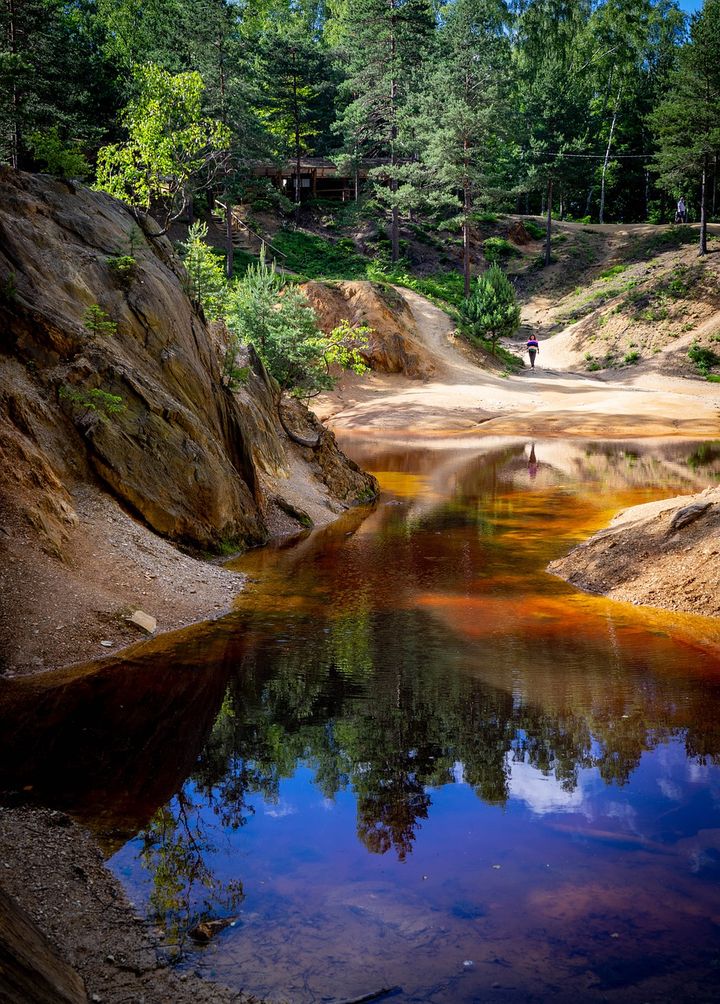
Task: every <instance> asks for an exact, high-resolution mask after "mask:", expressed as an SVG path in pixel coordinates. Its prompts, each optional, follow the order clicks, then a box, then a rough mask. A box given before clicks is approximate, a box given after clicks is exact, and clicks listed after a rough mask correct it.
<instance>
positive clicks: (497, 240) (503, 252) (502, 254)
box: [483, 237, 521, 264]
mask: <svg viewBox="0 0 720 1004" xmlns="http://www.w3.org/2000/svg"><path fill="white" fill-rule="evenodd" d="M483 254H484V255H485V259H486V261H489V262H491V263H492V264H497V263H498V262H500V261H506V260H507V259H508V258H520V257H521V252H520V251H518V249H517V248H516V247H515V245H514V244H511V243H510V241H508V240H505V238H504V237H488V239H487V240H486V241H483Z"/></svg>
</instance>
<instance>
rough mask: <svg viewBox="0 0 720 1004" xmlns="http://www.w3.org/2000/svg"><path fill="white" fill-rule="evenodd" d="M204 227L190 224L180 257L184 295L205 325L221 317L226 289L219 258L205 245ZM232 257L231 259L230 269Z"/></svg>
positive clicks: (221, 263)
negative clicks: (184, 276)
mask: <svg viewBox="0 0 720 1004" xmlns="http://www.w3.org/2000/svg"><path fill="white" fill-rule="evenodd" d="M206 237H207V225H206V224H205V223H193V225H192V226H191V227H190V229H189V230H188V236H187V240H186V241H183V242H182V244H181V245H180V254H181V257H182V260H183V265H184V266H185V271H186V273H187V280H186V281H185V283H184V286H185V292H186V293H187V295H188V296H189V297H190V299H191V300H193V301H194V302H195V303H196V304H199V305H200V306H201V307H202V309H203V311H204V313H205V316H206V317H207V319H208V320H209V321H217V320H218V319H219V318H221V317H223V315H224V313H225V309H226V307H227V300H228V285H227V280H226V279H225V269H224V267H223V262H222V258H221V257H220V255H219V254H218V253H217V252H216V251H215V250H214V249H213V248H211V247H210V245H209V244H207V243H206V242H205V238H206ZM234 265H235V257H233V266H234Z"/></svg>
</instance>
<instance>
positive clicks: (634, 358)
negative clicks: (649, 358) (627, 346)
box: [623, 350, 642, 366]
mask: <svg viewBox="0 0 720 1004" xmlns="http://www.w3.org/2000/svg"><path fill="white" fill-rule="evenodd" d="M641 358H642V357H641V355H640V353H639V352H638V351H637V350H636V351H633V352H628V353H626V355H625V358H624V359H623V362H624V363H625V365H626V366H634V365H635V363H639V362H640V359H641Z"/></svg>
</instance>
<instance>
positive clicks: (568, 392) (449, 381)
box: [316, 288, 720, 439]
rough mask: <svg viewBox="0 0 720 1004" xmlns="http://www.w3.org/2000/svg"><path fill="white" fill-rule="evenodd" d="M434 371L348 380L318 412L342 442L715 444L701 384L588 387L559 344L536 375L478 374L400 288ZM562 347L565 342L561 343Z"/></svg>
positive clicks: (449, 333)
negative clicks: (427, 376)
mask: <svg viewBox="0 0 720 1004" xmlns="http://www.w3.org/2000/svg"><path fill="white" fill-rule="evenodd" d="M398 293H400V294H401V295H402V296H403V297H404V298H405V300H406V301H407V303H408V304H409V306H410V308H411V310H412V312H413V315H414V317H415V319H416V322H417V336H418V340H419V341H420V342H421V343H422V344H423V346H424V347H425V348H426V350H427V351H428V352H429V353H430V354H431V355H432V357H433V359H434V361H435V363H436V372H435V375H434V377H433V378H432V379H431V380H428V381H426V382H420V381H418V380H410V379H408V378H407V377H404V376H396V375H386V374H377V373H369V374H365V375H364V376H360V377H357V376H345V377H344V378H343V380H342V381H341V382H340V384H339V385H338V387H337V388H336V389H335V391H334V392H333V393H332V394H328V395H325V396H324V397H323V398H321V399H319V402H317V406H316V411H317V412H318V414H319V416H320V417H321V418H323V419H324V420H325V421H327V422H328V424H329V425H330V426H331V427H332V428H333V429H335V430H336V431H341V432H342V433H343V435H361V436H362V435H368V434H371V435H373V436H381V437H383V438H389V439H397V438H399V437H400V436H402V438H407V437H412V436H428V437H434V438H444V437H447V436H451V437H453V438H460V437H461V438H463V439H467V438H469V439H472V438H473V436H474V435H482V436H486V435H524V434H527V433H528V431H531V432H532V434H533V435H535V436H548V437H551V436H563V437H567V436H579V437H583V438H596V437H598V436H602V437H604V438H619V439H623V438H637V437H644V436H694V437H701V436H717V435H718V434H720V395H719V394H718V391H717V387H715V386H713V385H712V384H708V383H705V382H704V381H701V380H681V379H676V378H668V377H662V376H659V375H648V374H643V375H642V377H641V378H639V377H638V376H637V375H633V374H630V375H629V376H628V377H625V378H622V379H613V380H609V379H602V378H593V377H590V376H588V375H585V374H581V373H576V372H572V371H571V370H567V369H565V366H566V365H567V362H566V356H565V353H564V352H563V346H562V342H561V341H559V342H558V346H557V349H556V348H555V347H554V345H553V342H554V340H551V341H550V342H544V343H543V345H542V347H541V353H540V359H539V361H538V363H539V365H538V368H537V369H536V370H535V371H532V370H530V369H529V368H527V367H526V369H525V370H524V371H522V372H521V373H519V374H517V375H514V376H502V375H498V374H494V373H490V372H488V371H487V370H483V369H481V368H480V367H479V366H478V365H476V364H475V363H474V362H473V360H472V358H471V356H472V353H471V351H470V350H469V349H466V350H464V349H463V345H464V343H463V342H462V341H461V340H460V339H456V338H455V336H454V325H453V322H452V320H451V319H450V318H449V317H448V316H447V314H445V313H444V312H443V311H442V310H440V309H439V308H438V307H436V306H434V305H433V304H432V303H430V302H429V301H428V300H426V299H425V298H424V297H422V296H420V295H419V294H417V293H414V292H411V291H409V290H405V289H400V288H398ZM559 337H560V339H561V338H562V336H559Z"/></svg>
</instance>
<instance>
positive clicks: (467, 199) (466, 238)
mask: <svg viewBox="0 0 720 1004" xmlns="http://www.w3.org/2000/svg"><path fill="white" fill-rule="evenodd" d="M463 149H464V152H465V176H464V178H463V228H462V232H463V276H464V278H465V287H464V288H465V296H470V211H471V209H472V196H471V193H470V178H469V175H468V170H469V167H470V159H469V158H470V155H469V150H468V141H467V139H465V141H464V142H463Z"/></svg>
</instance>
